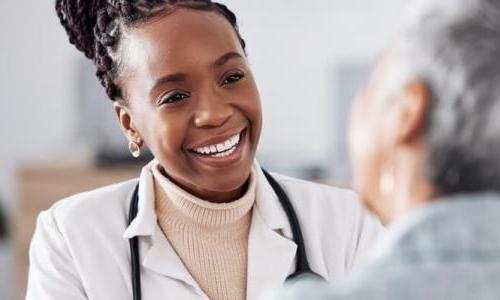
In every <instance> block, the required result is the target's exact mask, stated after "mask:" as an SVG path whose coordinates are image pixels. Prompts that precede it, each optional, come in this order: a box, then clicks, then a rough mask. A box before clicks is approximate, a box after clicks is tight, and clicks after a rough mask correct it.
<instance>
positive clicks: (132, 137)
mask: <svg viewBox="0 0 500 300" xmlns="http://www.w3.org/2000/svg"><path fill="white" fill-rule="evenodd" d="M114 109H115V113H116V116H117V118H118V122H119V123H120V127H121V129H122V132H123V134H124V135H125V137H126V138H127V140H129V141H133V142H135V143H137V144H138V146H142V142H143V141H142V138H141V136H140V134H139V131H138V130H137V128H136V126H135V124H134V120H133V118H132V115H131V113H130V110H129V108H128V107H127V106H126V105H124V104H123V103H119V102H118V101H117V102H115V103H114Z"/></svg>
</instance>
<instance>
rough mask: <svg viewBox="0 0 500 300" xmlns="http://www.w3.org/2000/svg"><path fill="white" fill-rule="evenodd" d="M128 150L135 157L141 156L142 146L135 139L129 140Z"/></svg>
mask: <svg viewBox="0 0 500 300" xmlns="http://www.w3.org/2000/svg"><path fill="white" fill-rule="evenodd" d="M128 150H129V151H130V154H132V156H133V157H135V158H138V157H139V156H141V147H140V146H139V145H138V144H137V143H136V142H134V141H129V142H128Z"/></svg>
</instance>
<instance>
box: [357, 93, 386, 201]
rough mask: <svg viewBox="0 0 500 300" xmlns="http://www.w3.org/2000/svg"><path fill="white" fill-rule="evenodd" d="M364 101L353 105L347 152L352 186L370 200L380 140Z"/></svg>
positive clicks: (374, 187) (376, 172)
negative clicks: (351, 173)
mask: <svg viewBox="0 0 500 300" xmlns="http://www.w3.org/2000/svg"><path fill="white" fill-rule="evenodd" d="M365 102H366V101H360V100H357V101H356V102H355V104H354V105H353V109H352V112H351V119H350V126H349V153H350V159H351V166H352V171H353V186H354V189H355V190H356V192H358V193H359V194H360V195H361V197H362V198H363V200H364V201H370V199H371V198H372V196H373V194H374V193H375V192H376V190H377V188H376V185H377V182H378V180H377V177H378V176H377V174H378V171H377V170H378V169H379V168H378V165H379V161H380V159H379V157H380V151H379V150H380V141H379V139H378V138H377V136H378V135H377V128H378V126H377V124H376V122H375V121H374V118H372V117H371V115H370V113H369V108H368V107H367V105H366V104H365Z"/></svg>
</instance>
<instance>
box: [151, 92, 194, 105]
mask: <svg viewBox="0 0 500 300" xmlns="http://www.w3.org/2000/svg"><path fill="white" fill-rule="evenodd" d="M188 97H189V95H188V94H187V93H182V92H172V93H167V94H165V95H163V96H161V97H160V99H159V100H158V104H159V105H162V104H172V103H176V102H180V101H182V100H184V99H186V98H188Z"/></svg>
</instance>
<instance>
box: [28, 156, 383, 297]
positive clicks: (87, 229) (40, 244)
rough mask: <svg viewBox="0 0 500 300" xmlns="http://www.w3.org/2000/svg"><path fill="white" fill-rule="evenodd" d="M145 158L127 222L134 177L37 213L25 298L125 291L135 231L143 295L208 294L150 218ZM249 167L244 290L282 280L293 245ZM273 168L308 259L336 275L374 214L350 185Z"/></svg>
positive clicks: (356, 253) (373, 232) (362, 240)
mask: <svg viewBox="0 0 500 300" xmlns="http://www.w3.org/2000/svg"><path fill="white" fill-rule="evenodd" d="M256 167H257V168H259V166H258V163H256ZM150 168H151V164H149V165H147V166H145V167H144V168H143V170H142V172H141V175H140V178H139V182H140V189H139V204H138V207H139V212H138V214H137V216H136V218H135V219H134V220H133V222H132V223H131V224H130V226H127V216H128V210H129V204H130V199H131V196H132V192H133V190H134V187H135V185H136V184H137V180H130V181H127V182H123V183H118V184H115V185H111V186H107V187H103V188H100V189H97V190H94V191H90V192H86V193H82V194H78V195H75V196H72V197H69V198H67V199H64V200H62V201H59V202H58V203H56V204H55V205H54V206H53V207H52V208H50V209H48V210H47V211H44V212H42V213H41V214H40V216H39V217H38V222H37V227H36V231H35V234H34V236H33V240H32V242H31V245H30V269H29V279H28V292H27V296H26V299H28V300H52V299H56V300H68V299H71V300H80V299H92V300H99V299H102V300H114V299H119V300H123V299H132V286H131V266H130V251H129V243H128V239H129V238H131V237H133V236H140V238H139V250H140V261H141V279H142V296H143V298H142V299H145V300H154V299H158V300H159V299H161V300H164V299H176V300H178V299H208V297H207V296H206V295H205V294H204V292H203V291H202V290H201V289H200V287H199V286H198V284H197V283H196V281H195V280H194V279H193V277H192V276H191V275H190V273H189V272H188V270H187V269H186V267H185V266H184V264H183V263H182V261H181V259H180V258H179V256H177V254H176V252H175V251H174V249H173V248H172V246H171V245H170V243H169V241H168V239H167V238H166V237H165V236H164V234H163V233H162V231H161V229H160V227H159V225H158V224H157V221H156V214H155V208H154V192H153V175H152V172H151V169H150ZM257 174H258V175H257V177H258V178H257V191H256V200H255V201H256V202H255V205H254V208H253V214H252V221H251V225H250V233H249V238H248V281H247V299H257V298H259V297H260V295H261V292H262V291H264V290H265V289H267V287H273V286H276V285H280V284H282V283H283V282H284V280H285V278H286V277H287V275H288V274H291V273H292V272H293V270H294V258H295V252H296V248H297V246H296V244H295V243H294V241H293V239H292V234H291V231H290V226H289V223H288V220H287V217H286V214H285V213H284V211H283V209H282V207H281V205H280V203H279V202H278V198H277V196H276V194H275V193H274V191H273V190H272V188H271V186H270V185H269V183H268V182H267V180H266V178H265V177H264V174H263V173H262V172H261V170H260V169H258V172H257ZM274 177H275V178H276V179H277V181H278V182H279V183H280V185H281V186H282V187H283V188H284V189H285V191H286V192H287V194H288V195H289V197H290V200H291V202H292V205H293V206H294V208H295V211H296V213H297V215H298V219H299V222H300V225H301V228H302V233H303V235H304V240H305V245H306V251H307V256H308V259H309V263H310V265H311V267H312V269H313V270H314V271H315V272H316V273H319V274H320V275H322V276H323V277H324V278H326V279H328V280H336V279H341V278H343V277H344V276H345V275H346V274H347V273H348V271H349V270H350V269H351V267H352V266H353V264H354V263H355V262H356V261H357V260H358V258H359V257H360V255H361V254H362V253H363V252H365V250H367V249H368V248H369V246H371V244H372V243H373V241H374V240H375V238H376V237H377V236H378V235H379V233H381V231H383V229H382V227H381V225H380V223H379V222H378V221H377V220H376V219H375V218H374V217H373V216H371V215H370V214H368V213H366V211H365V210H364V209H363V208H362V206H361V205H360V203H359V201H358V200H357V198H356V196H355V194H354V193H352V192H350V191H347V190H343V189H337V188H332V187H327V186H324V185H319V184H314V183H310V182H306V181H302V180H298V179H293V178H289V177H285V176H281V175H277V174H274Z"/></svg>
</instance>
